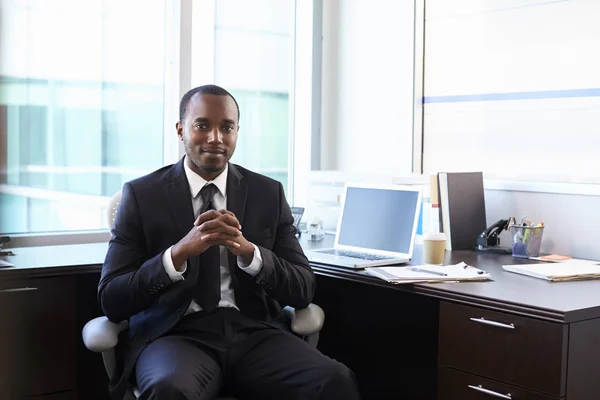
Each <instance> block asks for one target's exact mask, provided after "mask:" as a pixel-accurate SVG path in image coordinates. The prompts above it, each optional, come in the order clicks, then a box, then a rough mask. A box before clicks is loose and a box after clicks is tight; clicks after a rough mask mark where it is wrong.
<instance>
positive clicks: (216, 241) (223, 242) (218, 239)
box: [200, 233, 240, 248]
mask: <svg viewBox="0 0 600 400" xmlns="http://www.w3.org/2000/svg"><path fill="white" fill-rule="evenodd" d="M200 239H201V240H202V241H203V242H204V243H206V244H207V245H209V246H217V245H218V246H227V247H232V248H239V247H240V244H239V243H237V242H236V241H235V240H234V239H233V238H232V237H231V236H229V235H226V234H223V233H209V234H206V235H204V236H202V237H201V238H200Z"/></svg>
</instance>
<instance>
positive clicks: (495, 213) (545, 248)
mask: <svg viewBox="0 0 600 400" xmlns="http://www.w3.org/2000/svg"><path fill="white" fill-rule="evenodd" d="M485 206H486V214H487V224H488V226H489V225H491V224H492V223H494V222H496V221H497V220H499V219H501V218H504V219H506V218H508V217H511V216H514V217H517V218H521V217H522V216H523V215H527V217H529V219H531V220H532V221H538V222H539V221H544V223H545V226H546V227H545V228H544V236H543V238H542V249H541V251H542V252H544V253H557V254H564V255H570V256H571V257H576V258H584V259H592V260H600V240H599V234H600V211H599V210H600V196H587V195H573V194H557V193H533V192H521V191H509V190H486V191H485ZM500 242H501V243H500V245H502V246H510V243H511V242H510V235H509V234H508V233H507V232H503V233H502V235H500Z"/></svg>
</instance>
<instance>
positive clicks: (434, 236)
mask: <svg viewBox="0 0 600 400" xmlns="http://www.w3.org/2000/svg"><path fill="white" fill-rule="evenodd" d="M423 240H446V234H445V233H443V232H427V233H425V234H423Z"/></svg>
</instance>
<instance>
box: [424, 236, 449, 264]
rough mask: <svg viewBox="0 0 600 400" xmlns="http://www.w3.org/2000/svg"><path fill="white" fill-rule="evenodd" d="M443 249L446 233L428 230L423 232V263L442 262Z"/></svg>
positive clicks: (444, 247) (444, 248)
mask: <svg viewBox="0 0 600 400" xmlns="http://www.w3.org/2000/svg"><path fill="white" fill-rule="evenodd" d="M445 251H446V235H445V234H444V233H441V232H429V233H425V234H423V261H425V264H435V265H441V264H443V263H444V253H445Z"/></svg>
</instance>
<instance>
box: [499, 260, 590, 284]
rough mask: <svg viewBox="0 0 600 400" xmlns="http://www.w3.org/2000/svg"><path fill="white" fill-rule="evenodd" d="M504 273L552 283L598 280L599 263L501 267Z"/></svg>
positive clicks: (574, 262)
mask: <svg viewBox="0 0 600 400" xmlns="http://www.w3.org/2000/svg"><path fill="white" fill-rule="evenodd" d="M502 268H504V269H505V270H506V271H509V272H514V273H516V274H522V275H527V276H532V277H534V278H539V279H546V280H549V281H553V282H560V281H574V280H583V279H598V278H600V263H598V262H595V261H586V262H583V260H571V261H565V262H560V263H551V264H519V265H503V266H502Z"/></svg>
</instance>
